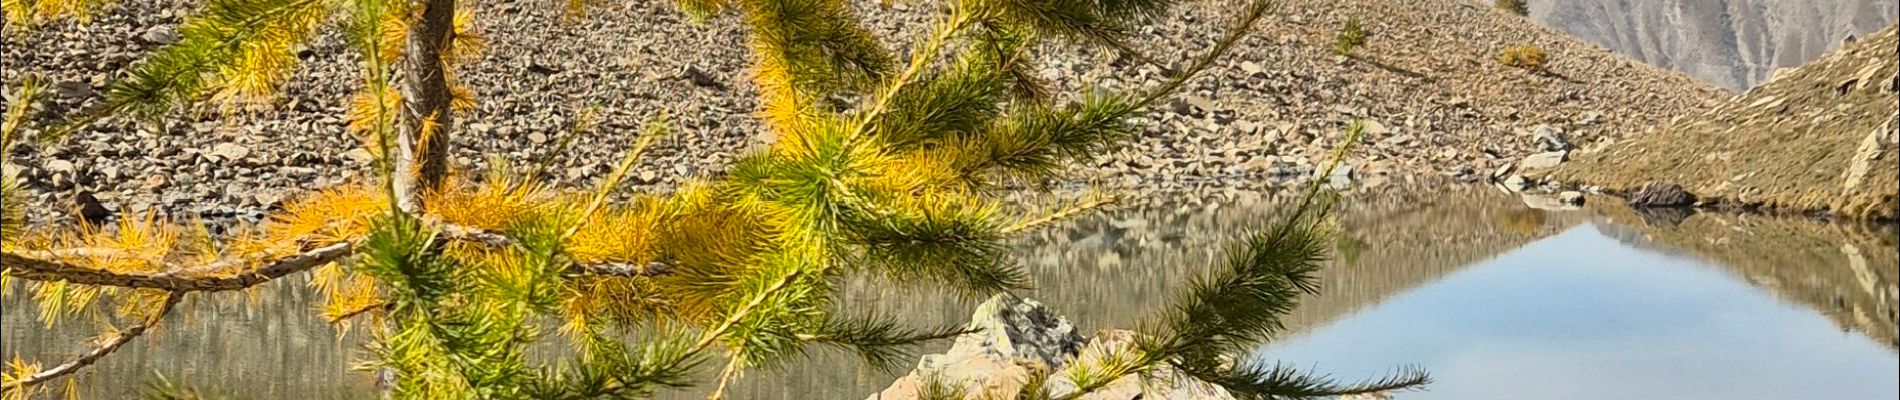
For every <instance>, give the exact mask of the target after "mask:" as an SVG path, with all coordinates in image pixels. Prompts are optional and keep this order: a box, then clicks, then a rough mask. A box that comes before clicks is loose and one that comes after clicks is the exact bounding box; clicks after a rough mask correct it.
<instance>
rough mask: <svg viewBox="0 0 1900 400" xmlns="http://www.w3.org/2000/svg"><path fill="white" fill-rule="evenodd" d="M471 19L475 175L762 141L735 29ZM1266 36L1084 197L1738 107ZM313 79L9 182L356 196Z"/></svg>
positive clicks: (100, 64)
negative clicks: (1335, 156) (659, 132)
mask: <svg viewBox="0 0 1900 400" xmlns="http://www.w3.org/2000/svg"><path fill="white" fill-rule="evenodd" d="M1226 3H1227V2H1222V1H1212V0H1201V1H1190V2H1189V3H1188V4H1184V5H1183V6H1182V7H1180V8H1179V9H1178V11H1180V12H1178V13H1175V14H1173V15H1171V16H1170V17H1168V18H1166V19H1164V20H1162V21H1158V22H1157V24H1155V25H1154V26H1152V27H1147V28H1143V29H1142V30H1141V32H1140V33H1141V34H1142V36H1143V39H1141V40H1136V41H1135V43H1134V44H1135V46H1134V47H1135V48H1139V49H1148V51H1150V52H1152V54H1150V56H1152V57H1154V58H1156V59H1158V60H1163V61H1164V62H1172V63H1181V62H1183V60H1186V59H1188V58H1190V57H1192V56H1193V55H1194V54H1197V52H1198V51H1200V49H1203V48H1205V47H1206V46H1208V45H1210V44H1211V43H1212V41H1213V40H1214V39H1215V37H1216V36H1218V35H1219V34H1220V32H1218V31H1217V30H1216V29H1209V28H1208V27H1210V26H1219V24H1220V22H1221V21H1224V17H1225V15H1226V14H1227V13H1226V12H1225V11H1224V10H1225V9H1226V7H1228V6H1227V5H1226ZM194 4H195V2H192V1H181V0H169V1H168V0H126V1H123V2H121V3H120V7H119V8H118V9H115V10H110V11H106V12H102V13H99V14H97V15H95V16H94V19H93V21H92V23H91V24H89V25H79V24H77V23H73V22H56V23H51V24H48V25H45V26H42V27H40V28H38V29H36V30H33V31H30V32H25V33H24V34H19V35H5V36H4V37H5V38H4V41H5V42H4V43H5V45H4V46H0V47H4V53H3V54H4V57H3V59H4V60H6V61H4V65H3V67H4V68H0V79H4V80H5V81H6V82H9V83H11V82H17V81H18V79H20V77H22V76H23V75H24V74H27V73H33V74H39V75H42V76H45V77H48V78H50V79H51V80H52V82H55V83H56V85H57V86H56V89H57V92H58V96H57V97H56V98H55V99H53V100H51V104H50V107H49V108H50V109H51V112H53V113H55V114H56V115H57V114H58V113H70V112H74V111H75V110H80V109H84V108H86V107H89V106H92V105H95V104H97V103H98V102H99V101H100V99H99V96H100V94H102V93H103V92H104V88H105V86H106V85H107V84H109V83H110V82H112V81H113V80H115V79H118V78H119V77H120V76H121V74H122V73H123V72H121V71H123V70H124V69H125V68H127V67H128V66H131V65H134V64H135V63H136V62H137V60H139V59H140V57H141V56H142V54H144V53H146V52H149V51H151V50H154V49H156V48H158V47H159V46H161V45H162V44H164V43H170V42H173V41H176V40H177V34H176V25H177V24H178V23H179V22H180V21H181V20H182V18H183V17H184V16H185V15H186V14H187V13H186V12H184V11H182V10H190V9H194V8H195V6H194ZM856 4H857V6H858V9H859V10H860V12H861V15H862V16H863V17H864V19H865V21H866V22H867V24H868V25H869V26H870V27H871V29H872V30H873V31H874V32H875V33H877V34H879V35H880V36H881V37H883V38H885V40H886V47H887V48H890V49H900V51H901V49H904V48H905V46H903V45H902V43H905V42H908V41H909V40H911V39H912V38H916V37H919V36H920V33H921V31H922V29H923V28H925V27H927V26H928V25H929V22H930V21H931V20H932V19H933V18H934V15H935V14H934V13H935V10H936V6H935V4H936V3H906V2H894V4H893V5H892V6H891V7H889V8H884V7H881V6H879V5H878V4H879V2H878V1H871V0H860V1H857V2H856ZM473 7H474V10H475V13H476V15H478V22H477V25H478V29H480V30H481V31H482V32H483V33H484V34H485V35H486V36H487V37H488V38H489V41H490V42H489V51H488V53H487V55H486V56H485V58H483V59H481V60H478V61H476V62H474V63H473V64H471V65H468V66H466V67H464V68H463V70H462V71H461V72H460V73H459V75H458V76H459V77H460V78H462V79H465V80H466V82H467V84H468V85H469V86H470V87H471V88H472V89H473V90H474V92H475V97H476V99H477V102H478V103H479V106H478V108H477V109H476V110H474V111H472V112H470V113H468V114H465V115H463V116H462V117H461V119H460V120H459V121H460V127H459V128H458V130H459V131H458V132H456V133H455V135H454V136H453V137H452V138H451V140H454V145H455V150H454V154H453V155H452V158H453V160H452V162H453V163H455V164H457V165H460V166H463V167H466V168H469V169H471V170H475V171H479V170H483V169H486V168H488V167H489V165H488V164H489V163H490V160H491V159H500V160H505V161H506V162H508V163H511V164H522V163H527V162H531V161H534V160H541V159H546V160H549V162H550V166H549V167H548V168H547V171H548V172H547V174H546V176H544V177H543V178H545V179H550V180H554V181H558V182H560V183H563V184H567V185H591V184H593V183H595V182H597V181H598V180H599V179H603V178H604V177H605V175H606V174H607V172H608V171H609V170H610V169H611V165H612V164H613V163H614V162H615V161H616V160H618V158H619V157H620V155H621V154H622V153H623V152H624V151H626V149H627V148H628V147H629V146H630V145H631V144H632V142H633V140H634V138H635V136H636V134H637V133H639V132H640V131H641V128H642V126H643V125H644V124H646V123H647V122H648V121H651V120H654V119H656V118H662V116H664V118H665V119H666V120H667V121H668V122H669V123H671V124H672V125H673V127H674V128H676V129H674V131H673V133H672V134H671V135H670V136H669V137H667V138H665V139H663V140H661V141H660V142H659V143H657V144H656V146H655V147H654V148H652V149H650V150H649V152H648V153H647V155H646V156H645V157H644V158H643V159H642V161H641V164H640V165H639V166H638V167H637V168H638V170H637V171H638V172H637V173H635V174H633V178H632V179H630V181H631V182H629V185H630V186H634V187H636V188H638V189H639V190H660V191H664V190H667V188H670V187H672V186H673V185H676V184H678V183H679V182H681V181H682V180H684V179H687V178H688V177H694V176H704V175H708V174H719V173H721V172H723V171H724V170H725V168H727V166H728V165H729V164H730V163H731V162H732V161H733V160H734V158H735V157H736V156H737V155H738V154H741V153H743V152H745V151H747V149H750V148H754V147H755V146H758V145H760V144H761V143H763V142H765V141H766V140H769V139H768V138H769V135H761V134H760V125H759V121H758V120H757V119H756V118H755V116H754V112H755V111H756V110H757V107H758V105H757V103H756V101H755V99H756V97H757V94H758V92H757V89H756V87H755V86H754V85H753V84H752V83H751V77H750V75H749V72H748V60H749V51H748V50H747V48H746V46H745V44H744V43H745V40H746V39H745V35H746V32H745V30H744V29H743V28H742V27H741V26H740V25H741V24H740V22H739V21H738V20H737V19H736V18H734V17H730V16H728V17H723V18H717V19H713V20H711V21H707V22H706V23H704V24H695V23H693V22H691V21H689V20H687V19H686V18H685V17H684V16H683V14H682V13H680V12H679V11H678V10H677V9H675V7H674V5H673V2H670V1H652V2H647V1H641V2H627V3H600V4H596V5H595V6H594V7H593V8H590V9H589V10H588V14H587V15H586V16H585V17H583V18H578V19H573V20H566V19H564V18H563V15H562V13H563V12H562V10H561V9H560V7H556V6H553V5H551V4H549V3H545V2H527V1H521V0H497V1H487V2H480V3H476V4H474V5H473ZM1350 13H1357V14H1358V15H1365V16H1376V18H1370V19H1368V20H1367V27H1368V28H1369V29H1370V31H1371V32H1373V36H1372V38H1371V40H1370V42H1369V43H1368V44H1367V45H1366V46H1365V47H1362V48H1361V49H1360V50H1358V53H1357V54H1359V55H1358V56H1356V57H1354V58H1342V57H1336V56H1334V55H1333V54H1332V53H1331V49H1330V47H1331V46H1330V41H1331V38H1332V37H1333V33H1334V30H1335V29H1337V26H1338V25H1339V24H1340V23H1341V21H1344V20H1345V19H1346V17H1347V16H1348V15H1349V14H1350ZM1259 28H1260V31H1259V32H1258V33H1257V34H1255V35H1253V36H1251V37H1249V38H1247V39H1245V40H1244V41H1243V42H1242V44H1241V45H1240V46H1239V47H1238V48H1237V49H1236V52H1235V54H1233V55H1230V56H1228V57H1226V58H1223V59H1222V60H1221V62H1219V63H1218V64H1217V65H1216V66H1215V67H1214V69H1213V70H1211V71H1209V73H1207V74H1204V75H1202V76H1199V77H1196V78H1195V79H1193V80H1192V81H1190V82H1189V85H1187V86H1186V87H1185V88H1184V90H1182V91H1181V92H1180V93H1178V94H1177V96H1174V97H1172V98H1170V99H1168V100H1166V101H1163V102H1161V103H1160V104H1156V105H1155V106H1154V107H1152V108H1151V109H1150V110H1149V111H1148V112H1146V113H1145V114H1144V115H1141V116H1138V117H1136V120H1137V121H1138V122H1140V123H1142V124H1144V125H1145V126H1147V127H1148V128H1147V130H1146V132H1144V133H1143V134H1142V135H1141V138H1140V139H1139V140H1138V141H1137V142H1136V143H1133V144H1131V145H1129V146H1127V147H1126V148H1124V149H1122V150H1120V151H1118V152H1115V153H1112V154H1105V155H1103V156H1102V157H1099V158H1098V159H1096V160H1091V161H1089V162H1086V163H1085V164H1084V165H1082V166H1081V168H1079V171H1077V172H1076V173H1075V174H1074V175H1073V176H1072V178H1071V179H1070V181H1071V183H1085V182H1086V183H1088V184H1093V185H1099V186H1106V187H1123V188H1133V189H1145V188H1193V187H1210V186H1211V187H1231V188H1242V189H1247V190H1271V189H1272V188H1278V187H1286V186H1289V185H1291V184H1293V183H1297V182H1305V181H1307V180H1310V179H1313V178H1314V176H1313V175H1314V174H1317V173H1318V172H1316V171H1317V169H1318V168H1317V167H1316V166H1315V165H1314V164H1316V163H1319V162H1321V161H1323V160H1324V159H1326V157H1327V156H1328V155H1329V154H1330V152H1331V151H1332V149H1333V148H1335V147H1336V146H1338V145H1339V144H1340V143H1339V140H1340V137H1341V134H1340V132H1341V131H1343V128H1344V126H1345V125H1346V124H1347V123H1348V122H1350V121H1351V120H1353V119H1357V118H1363V119H1366V120H1368V121H1372V122H1373V123H1374V124H1376V126H1377V128H1378V129H1376V132H1373V133H1371V134H1370V135H1369V137H1367V138H1365V141H1364V142H1363V143H1361V144H1360V145H1359V147H1357V148H1356V150H1355V151H1354V153H1353V154H1352V155H1351V156H1350V157H1349V159H1348V160H1347V164H1348V165H1350V166H1351V167H1350V168H1351V169H1350V172H1348V173H1343V174H1341V173H1335V174H1334V175H1332V176H1328V177H1319V178H1323V179H1327V180H1328V181H1330V182H1329V183H1331V184H1334V185H1337V186H1341V187H1349V188H1352V189H1354V190H1376V189H1378V188H1380V187H1382V186H1386V185H1391V184H1395V183H1403V184H1407V185H1404V186H1423V185H1430V184H1437V183H1439V182H1475V181H1479V180H1484V179H1486V178H1488V176H1489V174H1490V172H1491V171H1493V170H1494V169H1497V168H1499V167H1501V166H1503V165H1508V164H1512V163H1516V162H1517V161H1518V159H1519V158H1522V157H1523V156H1525V155H1528V154H1532V153H1536V152H1539V151H1544V150H1545V149H1546V148H1547V147H1550V146H1554V145H1556V143H1552V141H1551V140H1550V139H1551V138H1549V137H1548V135H1544V133H1549V132H1561V135H1562V136H1560V137H1558V138H1557V139H1558V140H1565V142H1563V144H1562V146H1564V147H1570V146H1576V147H1578V148H1583V149H1590V148H1593V146H1597V147H1600V146H1602V145H1603V144H1606V143H1610V142H1613V141H1616V140H1620V139H1622V138H1624V137H1628V136H1632V135H1637V134H1641V133H1642V132H1643V131H1644V130H1646V129H1647V128H1648V127H1651V126H1655V125H1661V124H1662V123H1663V122H1665V121H1667V120H1669V119H1670V118H1672V117H1675V116H1677V115H1683V114H1687V113H1690V112H1691V111H1692V110H1699V109H1700V108H1702V107H1704V106H1705V105H1707V104H1712V102H1713V101H1715V100H1719V99H1720V98H1724V97H1727V96H1728V94H1727V93H1725V92H1722V91H1720V90H1718V89H1714V88H1712V87H1709V86H1707V85H1703V84H1700V83H1695V82H1693V81H1690V80H1689V79H1688V78H1686V77H1683V76H1681V75H1678V74H1674V73H1669V72H1665V71H1661V70H1658V69H1655V68H1652V67H1648V66H1644V65H1640V64H1636V63H1635V62H1633V61H1630V60H1628V59H1625V58H1621V57H1619V56H1615V55H1612V54H1610V53H1608V52H1606V51H1604V50H1602V49H1600V48H1597V47H1595V46H1592V45H1588V44H1585V43H1582V42H1579V41H1577V40H1575V39H1573V38H1569V37H1567V36H1564V35H1563V34H1561V33H1559V32H1556V31H1554V30H1551V29H1548V28H1544V27H1541V26H1537V25H1535V24H1534V23H1533V22H1530V21H1528V20H1524V19H1522V18H1518V17H1514V16H1508V15H1504V14H1500V13H1497V12H1494V11H1492V10H1490V9H1488V8H1486V7H1483V6H1479V5H1477V4H1475V3H1467V2H1462V1H1455V0H1426V1H1418V2H1387V1H1379V0H1354V1H1343V2H1323V1H1318V0H1296V1H1288V2H1285V3H1284V4H1282V5H1280V6H1279V8H1278V9H1277V10H1276V11H1275V12H1274V14H1272V15H1270V16H1269V17H1268V20H1267V21H1263V22H1262V23H1261V25H1260V26H1259ZM9 29H12V28H11V27H10V28H9ZM1058 42H1059V41H1058ZM1517 43H1533V44H1536V45H1539V46H1542V47H1544V48H1545V49H1546V51H1548V52H1550V53H1551V54H1552V56H1553V61H1552V65H1551V70H1552V71H1554V73H1553V74H1549V75H1540V74H1534V73H1530V72H1525V71H1522V70H1518V69H1513V68H1508V67H1504V66H1501V65H1497V63H1496V62H1495V60H1494V56H1495V52H1496V51H1497V50H1498V49H1500V48H1502V47H1503V46H1506V45H1510V44H1517ZM1056 44H1057V45H1052V46H1050V47H1051V48H1049V49H1046V50H1043V51H1038V52H1037V54H1039V55H1042V59H1040V60H1039V61H1040V62H1041V63H1042V64H1041V68H1040V70H1041V71H1042V73H1043V75H1046V76H1047V77H1049V78H1053V82H1054V83H1055V84H1057V85H1058V86H1059V87H1060V88H1062V89H1063V91H1064V92H1065V93H1080V92H1082V90H1084V88H1085V87H1090V88H1098V89H1107V90H1140V89H1143V88H1147V87H1152V86H1153V85H1156V84H1159V83H1160V82H1161V81H1163V80H1164V79H1166V78H1165V77H1164V76H1163V74H1162V69H1161V68H1159V67H1156V66H1152V65H1138V64H1137V63H1136V62H1134V61H1132V60H1133V59H1134V58H1132V57H1123V56H1117V55H1115V54H1112V53H1109V52H1106V51H1102V50H1100V49H1097V48H1093V47H1091V46H1074V45H1072V44H1071V43H1056ZM299 57H300V58H301V61H302V65H300V66H299V70H298V71H297V72H296V73H295V74H293V78H292V79H291V81H290V82H288V83H287V84H286V85H285V86H284V87H283V90H282V93H281V96H280V98H278V99H276V101H274V102H272V103H271V104H269V106H267V107H262V108H260V109H255V110H244V111H240V112H237V113H233V114H230V115H222V114H220V113H218V112H206V111H197V112H194V111H191V110H180V111H178V112H175V113H172V114H171V115H170V116H169V117H168V118H165V119H163V120H162V122H161V123H157V124H139V123H134V122H133V121H127V120H124V119H116V118H108V119H107V120H105V121H102V122H101V123H99V124H95V125H93V127H92V128H90V129H89V130H86V131H83V132H78V133H76V134H74V135H73V136H71V137H69V138H67V139H66V140H64V141H61V142H58V143H53V144H47V145H32V144H29V145H23V146H20V148H17V149H15V153H14V155H15V156H14V157H13V159H12V162H13V163H16V164H17V165H9V166H7V168H8V169H9V170H14V171H17V172H18V173H20V174H21V176H22V177H24V178H25V179H24V181H25V183H26V185H27V188H28V192H29V196H30V197H31V199H30V200H31V201H32V202H33V203H34V204H36V205H37V206H36V207H32V209H31V212H30V214H31V216H32V218H33V219H35V220H39V221H52V220H64V219H70V218H71V215H72V214H73V211H71V210H73V209H74V205H75V204H76V203H75V200H76V196H77V195H78V194H79V193H82V192H91V193H95V194H97V195H98V196H97V198H98V200H99V203H101V204H103V205H104V206H105V207H107V208H109V209H112V210H120V211H146V210H150V211H155V212H159V213H162V214H168V215H172V216H203V217H237V218H255V217H257V216H259V215H261V214H262V213H263V212H265V211H267V210H269V209H271V208H273V207H276V206H277V205H278V204H280V203H281V202H282V201H284V200H287V199H292V198H294V197H295V196H296V194H297V193H299V192H302V191H308V190H312V189H317V188H322V187H326V186H331V185H337V184H342V183H347V182H352V181H360V180H363V179H365V177H366V176H368V174H369V166H368V163H369V161H370V160H371V158H370V157H369V153H368V152H366V151H364V150H362V146H361V145H360V142H359V139H357V138H355V137H353V136H352V135H350V134H348V133H347V132H346V131H345V130H344V121H343V118H344V110H345V107H346V102H347V101H348V99H349V97H350V95H351V94H352V93H353V92H354V90H355V88H356V87H357V86H358V85H359V84H360V75H359V74H360V72H359V71H358V70H357V69H356V67H355V65H356V62H357V58H356V56H355V55H354V54H353V53H352V52H351V51H349V49H348V48H347V47H346V46H344V44H343V40H342V39H341V38H340V37H339V36H337V35H335V34H334V33H330V34H326V35H324V36H323V37H321V38H319V39H318V40H315V41H313V42H312V43H311V44H310V45H309V46H308V47H307V48H305V49H303V50H302V51H300V52H299ZM589 108H593V109H595V110H597V111H598V114H597V115H596V118H595V121H596V122H597V129H595V130H594V131H591V132H587V133H585V134H581V135H578V136H576V137H574V138H573V140H572V146H571V148H570V149H565V150H563V149H561V148H560V147H559V144H560V143H561V142H562V140H559V138H560V137H562V135H565V134H566V132H567V131H568V130H569V129H570V128H571V127H572V125H574V124H575V120H576V119H577V117H578V116H579V115H581V114H582V113H583V110H586V109H589ZM1539 127H1541V128H1539Z"/></svg>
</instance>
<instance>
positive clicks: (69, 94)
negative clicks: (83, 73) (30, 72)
mask: <svg viewBox="0 0 1900 400" xmlns="http://www.w3.org/2000/svg"><path fill="white" fill-rule="evenodd" d="M53 92H54V93H58V94H59V97H61V98H64V99H67V100H81V99H85V98H87V97H92V83H91V82H86V81H65V82H60V83H58V84H55V85H53Z"/></svg>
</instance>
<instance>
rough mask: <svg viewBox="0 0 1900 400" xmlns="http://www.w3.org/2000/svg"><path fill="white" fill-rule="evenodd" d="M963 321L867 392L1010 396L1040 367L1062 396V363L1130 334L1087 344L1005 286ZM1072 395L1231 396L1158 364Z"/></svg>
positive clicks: (1094, 358) (1097, 398)
mask: <svg viewBox="0 0 1900 400" xmlns="http://www.w3.org/2000/svg"><path fill="white" fill-rule="evenodd" d="M969 328H970V329H971V330H972V332H971V333H967V334H964V335H962V336H958V337H957V339H956V344H955V345H953V346H951V347H950V350H948V351H945V352H944V353H942V354H932V355H926V356H923V358H922V359H921V360H920V361H918V362H917V368H916V369H915V370H912V371H911V373H910V374H909V375H905V376H904V377H902V378H898V379H897V381H896V382H894V383H891V386H890V387H889V388H886V389H884V390H883V391H881V392H878V393H875V394H872V395H871V396H870V397H867V398H866V400H915V399H918V398H919V395H920V393H922V392H924V391H926V390H928V389H929V387H930V386H932V385H937V386H938V387H941V388H948V389H951V390H952V391H954V392H961V393H964V395H965V398H967V399H981V398H1003V399H1010V398H1015V396H1016V394H1017V393H1019V392H1021V391H1022V390H1024V385H1026V384H1027V382H1029V381H1030V380H1031V376H1033V375H1034V374H1036V373H1038V371H1047V372H1049V373H1050V374H1049V379H1047V380H1046V381H1044V382H1043V388H1044V390H1046V391H1047V393H1049V394H1050V395H1052V396H1056V397H1061V396H1063V395H1066V394H1069V393H1073V392H1075V390H1076V385H1075V383H1074V382H1073V381H1070V380H1069V379H1068V377H1067V376H1068V375H1067V371H1066V370H1065V369H1066V368H1074V367H1076V366H1078V365H1099V364H1097V363H1099V362H1100V361H1101V360H1103V359H1104V358H1105V357H1111V356H1113V355H1117V354H1128V353H1127V352H1128V351H1131V350H1132V349H1133V347H1132V346H1134V340H1135V333H1134V332H1132V331H1126V330H1105V331H1102V332H1101V333H1100V334H1098V335H1096V337H1095V338H1094V339H1090V340H1088V341H1087V342H1086V344H1085V342H1084V340H1083V339H1082V337H1081V336H1079V335H1077V334H1076V333H1075V326H1074V325H1072V324H1070V323H1069V320H1068V319H1067V318H1063V317H1062V316H1060V315H1056V314H1055V313H1054V312H1053V311H1050V310H1049V309H1048V308H1047V307H1043V305H1042V303H1039V302H1036V301H1035V300H1032V299H1027V298H1022V297H1016V296H1015V295H1012V294H1008V293H1005V294H999V295H996V296H995V297H992V298H990V299H989V301H985V302H983V304H982V305H979V306H977V309H976V312H975V313H973V314H971V315H970V325H969ZM1078 399H1081V400H1135V399H1176V400H1231V399H1233V396H1232V395H1230V394H1228V393H1227V391H1226V390H1224V389H1221V388H1220V387H1217V386H1214V385H1212V384H1209V383H1207V382H1203V381H1200V380H1196V379H1193V378H1189V377H1185V376H1179V375H1177V374H1175V373H1173V372H1172V371H1170V370H1168V369H1167V368H1162V369H1161V370H1160V371H1157V372H1156V373H1155V374H1154V376H1151V377H1149V379H1148V380H1147V381H1146V382H1143V380H1142V378H1141V377H1138V376H1134V375H1130V376H1124V377H1121V378H1119V379H1116V380H1115V381H1114V382H1112V383H1109V384H1108V386H1106V387H1103V388H1101V389H1098V390H1096V391H1093V392H1090V393H1088V394H1085V395H1083V396H1080V397H1078Z"/></svg>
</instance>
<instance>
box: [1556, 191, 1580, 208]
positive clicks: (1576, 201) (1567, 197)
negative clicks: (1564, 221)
mask: <svg viewBox="0 0 1900 400" xmlns="http://www.w3.org/2000/svg"><path fill="white" fill-rule="evenodd" d="M1557 201H1562V202H1564V204H1569V205H1573V206H1581V205H1583V192H1578V191H1575V190H1565V191H1563V192H1561V193H1557Z"/></svg>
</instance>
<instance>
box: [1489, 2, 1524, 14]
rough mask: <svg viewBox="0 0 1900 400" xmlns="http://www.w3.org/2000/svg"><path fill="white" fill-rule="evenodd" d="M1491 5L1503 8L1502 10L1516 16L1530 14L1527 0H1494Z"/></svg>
mask: <svg viewBox="0 0 1900 400" xmlns="http://www.w3.org/2000/svg"><path fill="white" fill-rule="evenodd" d="M1493 5H1494V6H1496V7H1497V8H1498V9H1499V10H1504V12H1508V13H1511V14H1513V15H1517V16H1525V15H1530V13H1531V5H1530V1H1529V0H1496V1H1495V3H1494V4H1493Z"/></svg>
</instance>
